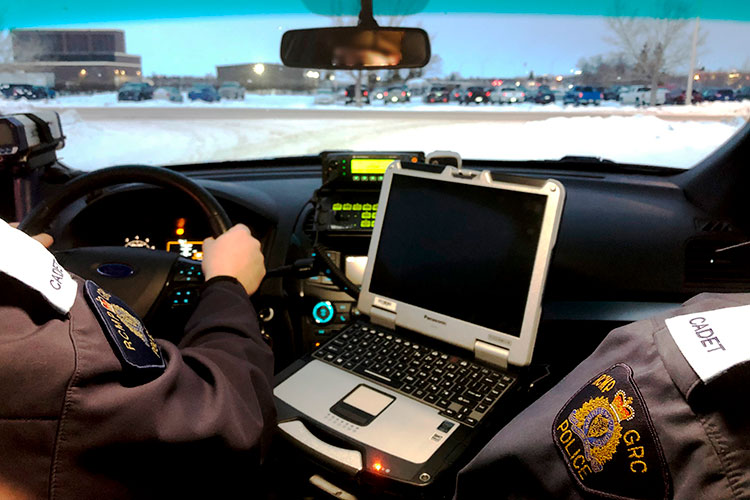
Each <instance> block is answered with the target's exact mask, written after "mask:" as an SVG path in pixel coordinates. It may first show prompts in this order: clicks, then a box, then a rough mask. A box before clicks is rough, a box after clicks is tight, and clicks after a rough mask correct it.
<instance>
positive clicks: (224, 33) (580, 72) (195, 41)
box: [0, 0, 750, 170]
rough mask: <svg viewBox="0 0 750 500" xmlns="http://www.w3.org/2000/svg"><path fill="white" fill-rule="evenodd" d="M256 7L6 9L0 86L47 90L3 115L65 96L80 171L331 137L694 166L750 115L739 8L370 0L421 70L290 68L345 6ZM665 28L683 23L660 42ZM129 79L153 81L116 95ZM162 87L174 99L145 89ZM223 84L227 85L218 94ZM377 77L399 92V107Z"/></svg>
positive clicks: (267, 152)
mask: <svg viewBox="0 0 750 500" xmlns="http://www.w3.org/2000/svg"><path fill="white" fill-rule="evenodd" d="M675 1H676V0H663V3H665V4H669V3H675ZM136 3H138V5H140V2H136ZM610 3H611V5H612V6H616V5H620V6H621V7H622V5H623V2H616V1H615V0H612V1H611V2H610ZM657 3H658V2H657ZM677 3H679V2H677ZM186 4H187V5H190V2H187V3H186ZM250 4H252V5H253V8H251V9H247V10H250V11H253V12H255V14H253V15H238V14H240V13H239V12H233V13H232V15H229V14H227V15H225V16H221V15H214V16H211V17H199V16H198V17H196V13H195V11H194V10H188V9H187V7H186V10H185V12H184V13H181V12H172V13H169V14H166V15H165V17H166V16H167V15H168V16H171V17H183V18H177V19H161V20H160V19H138V16H139V14H138V11H133V12H129V13H128V15H127V16H122V17H128V19H127V20H120V19H117V18H115V16H116V15H115V14H107V13H103V14H102V16H99V17H100V18H101V17H107V15H109V16H110V18H109V19H98V20H96V21H91V20H90V19H89V18H85V17H83V16H82V17H81V18H80V19H70V17H69V16H67V15H63V14H60V15H59V19H53V18H54V17H55V16H54V15H53V14H54V12H58V10H55V11H50V12H51V13H47V14H46V15H44V16H42V17H38V18H32V17H31V16H28V17H18V18H17V19H16V18H14V17H13V15H14V12H16V11H14V10H13V9H11V11H10V14H8V16H6V18H5V19H2V20H0V22H4V23H6V27H7V26H22V27H23V28H18V29H12V30H11V29H6V30H5V31H3V32H2V34H0V62H5V63H6V67H8V68H10V69H9V70H7V71H4V70H0V84H14V83H28V84H33V85H40V86H44V87H47V88H50V89H54V91H55V92H50V93H49V94H48V93H45V92H40V93H38V94H35V95H34V96H31V95H28V94H20V93H18V94H10V93H7V95H6V94H5V93H3V94H2V96H0V111H2V112H4V113H8V112H24V111H28V110H29V109H35V108H53V109H56V110H58V111H59V112H60V113H61V118H62V124H63V129H64V132H65V134H66V136H67V141H66V147H65V149H63V150H62V151H61V152H60V157H61V158H62V161H63V162H64V163H66V164H67V165H69V166H71V167H73V168H78V169H82V170H93V169H97V168H102V167H107V166H111V165H117V164H126V163H127V164H133V163H142V164H151V165H172V164H186V163H199V162H215V161H227V160H244V159H258V158H271V157H281V156H285V157H286V156H306V155H317V154H319V153H320V152H321V151H324V150H337V149H338V150H340V149H350V150H404V151H414V150H421V151H425V152H430V151H433V150H453V151H456V152H458V153H459V154H460V155H461V156H463V157H464V158H469V159H488V160H557V159H560V158H562V157H565V156H591V157H600V158H604V159H609V160H613V161H616V162H623V163H633V164H641V165H653V166H667V167H675V168H690V167H692V166H693V165H695V164H696V163H697V162H699V161H700V160H701V159H702V158H704V157H706V156H707V155H708V154H710V153H711V152H713V151H714V150H716V149H717V148H718V147H720V146H721V144H723V143H724V142H725V141H727V140H728V139H729V138H730V137H731V136H732V135H733V134H735V133H736V132H737V131H738V129H739V128H741V127H742V126H743V125H744V124H745V123H746V122H747V120H748V117H750V96H748V94H747V92H745V93H744V94H743V93H740V92H738V91H739V89H740V88H742V87H743V86H744V87H747V86H748V85H750V22H748V21H746V20H722V19H714V18H712V17H711V16H706V17H708V18H701V19H700V20H699V21H698V20H696V19H695V16H692V15H688V16H685V17H686V18H684V19H668V20H667V19H653V18H637V17H635V18H634V17H628V16H630V15H632V13H631V12H629V11H624V12H622V14H623V15H621V16H611V17H605V16H602V15H600V16H595V15H556V14H555V13H549V14H544V13H534V14H525V13H513V14H506V13H473V12H465V11H456V7H455V6H454V7H449V6H447V4H445V5H443V4H441V6H440V8H434V7H433V8H431V7H430V6H431V5H432V4H433V2H427V3H426V4H427V8H426V9H425V12H421V13H417V14H414V15H402V16H378V15H377V14H378V12H377V5H376V19H377V21H378V23H379V24H380V25H382V26H393V25H398V26H413V27H421V28H423V29H424V30H425V31H427V33H428V34H429V37H430V40H431V44H432V58H431V60H430V62H429V64H428V65H427V66H426V67H424V68H415V69H401V70H377V71H362V72H357V71H338V70H336V71H333V70H318V69H314V68H310V69H305V68H288V67H284V66H283V65H281V62H280V56H279V47H280V40H281V36H282V34H283V33H284V32H285V31H286V30H289V29H299V28H310V27H324V26H344V25H355V24H356V18H355V17H335V16H325V15H318V14H312V13H309V14H302V13H299V11H301V10H302V9H301V8H300V9H296V8H295V9H292V11H293V12H294V13H290V14H284V13H279V11H280V10H283V9H276V8H274V9H271V8H270V7H269V8H268V11H264V10H263V9H264V8H263V7H262V6H260V4H258V5H256V4H254V3H253V2H250ZM144 5H146V4H144ZM295 5H297V4H295ZM607 5H609V4H607ZM706 9H708V7H704V10H706ZM228 10H229V11H231V10H232V8H231V6H229V7H228ZM438 10H439V12H437V11H438ZM571 10H573V9H572V8H571ZM740 10H742V9H740ZM60 12H62V11H60ZM113 12H114V11H113ZM514 12H516V11H514ZM556 12H558V11H556ZM16 14H17V12H16ZM704 15H705V13H704ZM144 17H146V16H144ZM714 17H716V16H714ZM35 19H39V20H35ZM665 26H668V27H669V29H670V31H669V32H670V33H673V34H675V33H676V35H674V36H671V37H669V38H668V39H660V38H659V33H663V32H664V27H665ZM0 27H2V26H0ZM632 47H637V49H636V50H635V51H633V50H632ZM657 48H658V50H660V51H661V53H656V52H655V51H656V50H657ZM135 83H146V84H148V86H145V87H144V90H143V91H142V92H141V93H140V94H138V95H136V96H134V97H130V96H127V95H124V96H123V95H120V94H119V93H118V90H119V89H121V88H137V87H136V86H135V85H131V84H135ZM358 83H361V84H362V87H361V91H360V92H354V91H353V89H354V88H356V85H357V84H358ZM688 86H692V90H693V91H694V92H686V89H687V88H688ZM160 87H162V88H171V87H175V88H176V92H179V93H180V94H181V95H182V99H179V100H178V99H174V100H167V99H164V98H155V97H154V96H153V90H152V89H158V88H160ZM222 87H223V88H225V89H226V88H231V87H235V88H236V89H237V90H236V91H232V92H221V93H217V92H215V91H216V90H217V89H220V88H222ZM347 87H348V88H349V90H350V91H349V92H347ZM328 89H330V90H328ZM383 89H390V90H394V89H398V91H399V92H401V91H403V92H408V96H409V99H402V100H399V102H398V105H394V101H392V100H390V99H383V95H382V91H383ZM454 89H455V90H454ZM460 89H468V90H469V91H472V92H474V93H476V92H481V93H482V94H483V95H484V94H486V96H487V97H486V98H483V99H476V98H475V97H476V96H472V97H468V96H467V94H468V92H467V90H460ZM498 89H502V91H501V92H497V91H496V92H491V91H492V90H498ZM709 89H711V90H710V91H707V90H709ZM717 89H721V90H717ZM724 89H731V90H732V91H731V92H730V91H729V90H724ZM191 90H195V91H203V92H201V93H197V92H196V93H193V94H190V91H191ZM206 90H208V91H210V92H209V93H210V94H211V95H208V93H206V92H205V91H206ZM541 90H543V91H544V92H547V93H548V96H547V98H543V97H542V96H541V94H542V92H541ZM511 91H516V93H515V94H514V95H513V96H511V95H510V92H511ZM328 92H331V93H333V94H334V95H333V96H332V97H331V98H329V99H321V98H319V94H321V93H328ZM503 92H506V93H508V95H506V96H504V95H503ZM437 93H441V95H440V96H439V97H438V96H436V95H435V94H437ZM214 94H215V95H214ZM516 94H517V95H516ZM685 95H690V96H691V99H692V101H693V102H692V103H690V104H689V105H687V104H686V103H685ZM692 96H694V97H692ZM511 97H512V99H511ZM185 108H190V110H189V112H185ZM165 144H168V145H169V147H165V146H164V145H165Z"/></svg>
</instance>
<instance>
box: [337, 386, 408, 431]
mask: <svg viewBox="0 0 750 500" xmlns="http://www.w3.org/2000/svg"><path fill="white" fill-rule="evenodd" d="M395 399H396V398H394V397H393V396H389V395H388V394H385V393H383V392H380V391H378V390H376V389H374V388H372V387H369V386H366V385H364V384H360V385H358V386H357V387H355V388H354V390H353V391H351V392H350V393H349V394H347V395H346V396H344V397H343V398H341V399H340V400H339V401H338V402H337V403H336V404H335V405H333V406H332V407H331V413H334V414H336V415H338V416H339V417H341V418H343V419H346V420H348V421H350V422H352V423H354V424H357V425H362V426H364V425H367V424H369V423H370V422H372V421H373V420H375V417H377V416H378V415H380V414H381V413H382V412H383V410H385V409H386V408H388V406H389V405H390V404H391V403H393V401H394V400H395Z"/></svg>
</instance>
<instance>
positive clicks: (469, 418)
mask: <svg viewBox="0 0 750 500" xmlns="http://www.w3.org/2000/svg"><path fill="white" fill-rule="evenodd" d="M464 422H465V423H467V424H469V425H471V426H474V425H477V421H476V420H474V419H473V418H471V417H466V418H465V419H464Z"/></svg>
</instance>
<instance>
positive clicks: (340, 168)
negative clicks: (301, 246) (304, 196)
mask: <svg viewBox="0 0 750 500" xmlns="http://www.w3.org/2000/svg"><path fill="white" fill-rule="evenodd" d="M395 160H400V161H401V163H402V164H403V163H417V162H420V163H422V162H424V161H425V156H424V153H421V152H352V151H330V152H325V153H322V154H321V167H322V172H321V174H322V175H321V186H320V188H319V189H318V190H317V191H316V193H315V196H314V197H313V200H312V201H313V210H312V212H310V214H309V215H308V217H309V218H308V224H307V225H306V228H307V232H308V236H309V238H310V240H311V243H316V244H319V245H321V246H322V247H323V248H325V249H324V250H322V251H323V252H325V254H326V256H327V257H328V258H329V259H330V260H331V261H332V263H333V265H334V266H336V267H337V268H338V269H340V270H341V271H343V272H344V274H345V275H346V278H348V279H349V281H351V282H352V283H353V284H354V285H356V286H359V285H361V283H362V276H363V274H364V270H365V266H366V264H367V249H368V247H369V244H370V236H371V234H372V228H373V227H374V225H375V219H376V217H377V214H378V196H379V194H380V187H381V184H382V181H383V175H384V173H385V170H386V168H388V165H390V164H391V163H392V162H393V161H395ZM310 246H312V245H310ZM314 254H315V251H314V250H309V251H308V255H306V256H307V257H314V256H315V255H314ZM332 278H333V277H332V276H331V273H330V270H328V269H323V270H322V271H321V272H320V274H318V275H316V276H312V277H308V278H304V279H298V280H296V283H295V287H296V293H298V294H299V297H300V300H301V301H302V311H303V314H302V318H301V328H302V341H303V345H302V348H303V349H304V350H305V351H310V350H312V349H314V348H315V347H317V346H318V345H320V344H321V343H323V342H324V341H325V340H327V339H328V338H329V337H330V336H331V335H332V334H333V333H334V332H336V331H338V330H340V329H341V328H343V326H345V325H346V324H348V323H349V322H351V321H353V320H354V319H356V318H357V316H359V314H360V313H359V311H358V310H357V307H356V304H357V303H356V301H355V299H354V298H353V297H352V296H350V294H347V293H345V292H344V291H342V288H341V287H340V286H338V285H336V284H334V279H332Z"/></svg>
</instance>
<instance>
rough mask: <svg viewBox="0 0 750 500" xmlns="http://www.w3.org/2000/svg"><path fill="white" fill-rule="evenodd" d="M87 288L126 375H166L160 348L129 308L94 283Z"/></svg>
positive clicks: (87, 282) (90, 283) (91, 302)
mask: <svg viewBox="0 0 750 500" xmlns="http://www.w3.org/2000/svg"><path fill="white" fill-rule="evenodd" d="M84 288H85V291H86V293H85V295H86V299H87V300H88V302H89V304H90V305H91V308H92V309H93V311H94V313H95V316H96V317H97V319H98V320H99V324H101V326H102V328H103V330H104V332H105V334H106V337H107V340H108V341H109V344H110V345H111V346H112V350H113V351H114V353H115V355H116V356H117V357H118V359H119V360H120V363H121V364H122V367H123V371H125V372H128V373H131V374H132V373H137V374H140V375H149V376H150V375H158V374H159V373H161V372H163V371H164V369H165V368H166V363H165V362H164V358H163V356H162V353H161V349H160V348H159V345H158V344H157V343H156V341H155V340H154V338H153V337H152V336H151V334H150V333H148V330H146V327H145V326H144V325H143V323H142V322H141V320H140V319H139V318H138V316H136V314H135V313H134V312H132V311H131V310H130V308H129V307H128V306H127V304H125V303H124V302H123V301H122V300H120V299H119V298H117V297H115V296H114V295H112V294H110V293H108V292H106V291H104V290H103V289H101V288H100V287H99V286H98V285H97V284H96V283H94V282H93V281H91V280H88V281H86V284H85V286H84Z"/></svg>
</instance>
